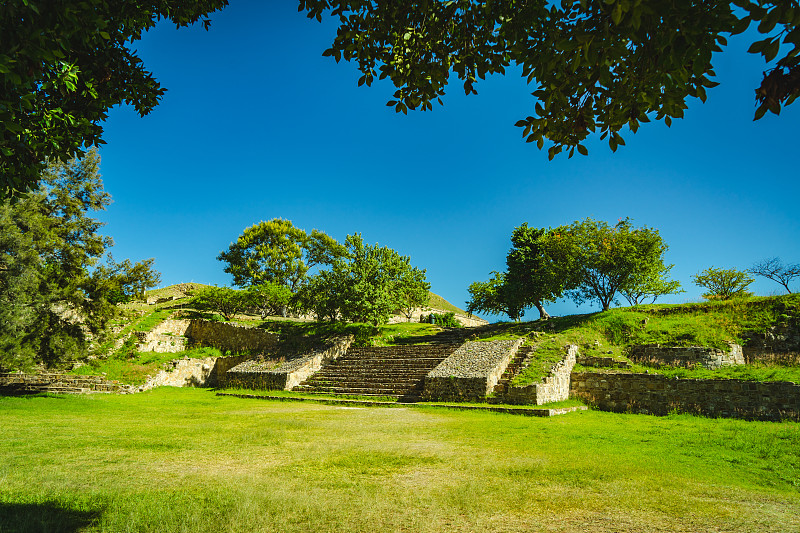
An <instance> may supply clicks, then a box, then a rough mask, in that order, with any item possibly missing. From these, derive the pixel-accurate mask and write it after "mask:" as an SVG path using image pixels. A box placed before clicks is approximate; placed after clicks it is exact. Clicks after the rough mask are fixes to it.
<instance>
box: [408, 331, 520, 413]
mask: <svg viewBox="0 0 800 533" xmlns="http://www.w3.org/2000/svg"><path fill="white" fill-rule="evenodd" d="M524 341H525V339H524V338H521V339H517V340H497V341H488V342H480V341H475V342H468V343H466V344H464V345H463V346H461V347H459V348H458V350H457V351H456V352H455V353H454V354H453V355H452V356H451V357H449V358H448V359H447V360H446V361H443V362H442V363H441V364H440V365H438V366H437V367H436V368H435V369H433V370H432V371H431V372H430V373H429V374H428V375H427V376H426V377H425V387H424V391H423V394H422V396H423V398H424V399H425V400H428V401H456V402H457V401H483V400H485V399H486V396H487V395H488V394H490V393H491V392H492V390H493V389H494V387H495V385H497V383H498V381H499V380H500V377H501V376H502V375H503V373H504V372H505V370H506V368H507V367H508V364H509V362H510V361H511V359H512V358H513V357H514V355H515V354H516V353H517V350H518V349H519V347H520V346H521V345H522V343H523V342H524Z"/></svg>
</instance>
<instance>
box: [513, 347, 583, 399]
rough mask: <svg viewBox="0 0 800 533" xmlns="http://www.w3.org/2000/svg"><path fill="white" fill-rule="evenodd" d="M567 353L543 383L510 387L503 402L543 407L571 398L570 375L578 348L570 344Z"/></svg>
mask: <svg viewBox="0 0 800 533" xmlns="http://www.w3.org/2000/svg"><path fill="white" fill-rule="evenodd" d="M565 351H566V354H564V358H563V359H562V360H561V361H559V362H558V363H556V364H555V365H553V368H551V369H550V372H549V374H548V375H547V376H545V378H544V379H543V380H542V382H541V383H532V384H531V385H527V386H525V387H513V386H512V387H509V388H508V390H507V391H506V392H505V393H504V395H503V397H502V401H503V402H505V403H510V404H518V405H531V404H533V405H543V404H546V403H550V402H561V401H564V400H566V399H567V398H569V391H570V375H571V372H572V368H573V367H574V366H575V360H576V357H577V355H578V347H577V346H576V345H574V344H569V345H567V346H566V347H565Z"/></svg>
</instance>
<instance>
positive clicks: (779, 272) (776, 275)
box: [747, 257, 800, 294]
mask: <svg viewBox="0 0 800 533" xmlns="http://www.w3.org/2000/svg"><path fill="white" fill-rule="evenodd" d="M747 271H748V272H749V273H750V274H755V275H756V276H762V277H765V278H767V279H771V280H772V281H774V282H776V283H780V284H781V285H782V286H783V288H784V289H786V292H787V293H789V294H792V290H791V289H790V288H789V283H791V281H792V280H793V279H794V278H797V277H800V264H797V263H795V264H793V265H784V264H783V261H781V260H780V259H779V258H777V257H772V258H770V259H764V260H763V261H759V262H758V263H756V264H755V265H753V266H752V267H750V268H749V269H748V270H747Z"/></svg>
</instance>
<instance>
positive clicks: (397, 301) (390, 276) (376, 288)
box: [300, 234, 430, 325]
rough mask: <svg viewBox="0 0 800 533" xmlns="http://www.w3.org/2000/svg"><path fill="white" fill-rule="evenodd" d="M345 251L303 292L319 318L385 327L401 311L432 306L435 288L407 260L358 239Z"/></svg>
mask: <svg viewBox="0 0 800 533" xmlns="http://www.w3.org/2000/svg"><path fill="white" fill-rule="evenodd" d="M345 248H346V253H345V254H343V255H341V256H340V257H337V258H336V259H334V260H333V262H332V263H331V268H330V270H326V271H322V272H320V273H319V274H317V275H316V276H312V277H311V278H310V279H309V280H308V284H307V288H304V289H302V290H301V291H300V294H301V296H302V301H303V302H305V304H306V306H307V308H308V309H309V310H313V311H314V312H315V313H316V314H317V316H318V317H319V318H325V317H327V318H329V319H330V320H336V319H337V318H342V319H343V320H347V321H350V322H365V323H370V324H373V325H378V324H385V323H386V322H387V321H388V320H389V317H390V316H391V315H392V313H393V312H394V311H396V310H397V309H400V308H404V307H406V306H408V305H412V304H413V303H414V302H420V303H421V304H422V302H423V301H424V302H427V298H428V290H429V289H430V283H428V282H427V281H426V280H425V270H420V269H418V268H416V267H413V266H411V261H410V259H409V258H408V257H407V256H403V255H400V254H399V253H397V252H396V251H395V250H392V249H391V248H388V247H386V246H378V245H377V244H375V245H369V244H364V240H363V239H362V238H361V235H359V234H355V235H348V236H347V239H346V240H345ZM423 293H424V296H422V295H423Z"/></svg>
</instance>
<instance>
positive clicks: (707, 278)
mask: <svg viewBox="0 0 800 533" xmlns="http://www.w3.org/2000/svg"><path fill="white" fill-rule="evenodd" d="M667 249H668V247H667V245H666V243H664V241H663V239H662V238H661V236H660V235H659V233H658V230H655V229H652V228H647V227H643V228H635V227H634V226H633V225H632V223H631V221H630V219H627V218H626V219H624V220H620V221H619V222H618V223H617V224H615V225H614V226H611V225H609V224H608V223H606V222H602V221H596V220H592V219H591V218H587V219H585V220H582V221H576V222H573V223H572V224H569V225H563V226H558V227H556V228H533V227H530V226H528V224H527V223H524V224H522V225H521V226H519V227H517V228H515V229H514V231H513V232H512V234H511V249H510V250H509V252H508V254H507V255H506V270H505V271H504V272H497V271H495V272H492V273H491V277H490V278H489V280H488V281H476V282H474V283H472V284H471V285H470V286H469V289H468V290H469V293H470V300H469V301H468V302H467V310H468V311H469V312H470V313H474V312H484V313H491V314H504V315H507V316H508V317H509V318H510V319H511V320H520V319H521V318H522V317H523V316H524V314H525V310H527V309H530V308H536V309H537V310H538V312H539V318H542V319H546V318H549V314H548V313H547V311H546V309H545V304H547V303H552V302H554V301H556V300H558V299H559V298H570V299H572V300H573V301H575V302H576V303H578V304H580V303H584V302H594V303H596V304H598V305H599V306H600V307H601V308H602V309H603V310H604V311H605V310H608V309H609V307H610V306H611V304H612V303H617V304H618V303H619V297H620V296H621V297H622V298H624V299H625V300H626V301H627V302H628V304H629V305H641V304H643V303H647V302H650V303H654V302H655V301H656V300H657V299H658V298H659V297H661V296H664V295H667V294H677V293H680V292H684V291H683V290H682V289H681V285H680V283H679V282H678V281H675V280H672V279H670V277H669V273H670V271H671V270H672V268H673V266H674V265H668V264H665V262H664V254H665V253H666V251H667ZM751 274H752V275H758V276H763V277H765V278H767V279H771V280H773V281H775V282H777V283H779V284H780V285H781V286H783V288H785V289H786V292H787V293H791V292H792V291H791V288H790V283H791V282H792V280H794V279H795V278H798V277H800V265H798V264H784V263H783V262H782V261H781V260H780V259H779V258H777V257H773V258H770V259H765V260H763V261H760V262H758V263H756V264H754V265H753V266H752V267H751V268H749V269H747V270H745V271H740V270H736V269H733V268H728V269H725V268H714V267H710V268H707V269H705V270H703V271H702V272H699V273H697V274H695V275H694V276H692V279H693V281H694V282H695V284H696V285H698V286H699V287H702V288H704V289H706V292H704V293H703V297H704V298H706V299H712V300H726V299H731V298H741V297H747V296H752V294H753V293H752V292H749V291H748V290H747V288H748V286H749V285H750V284H751V283H752V282H753V281H754V278H753V277H752V276H751Z"/></svg>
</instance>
